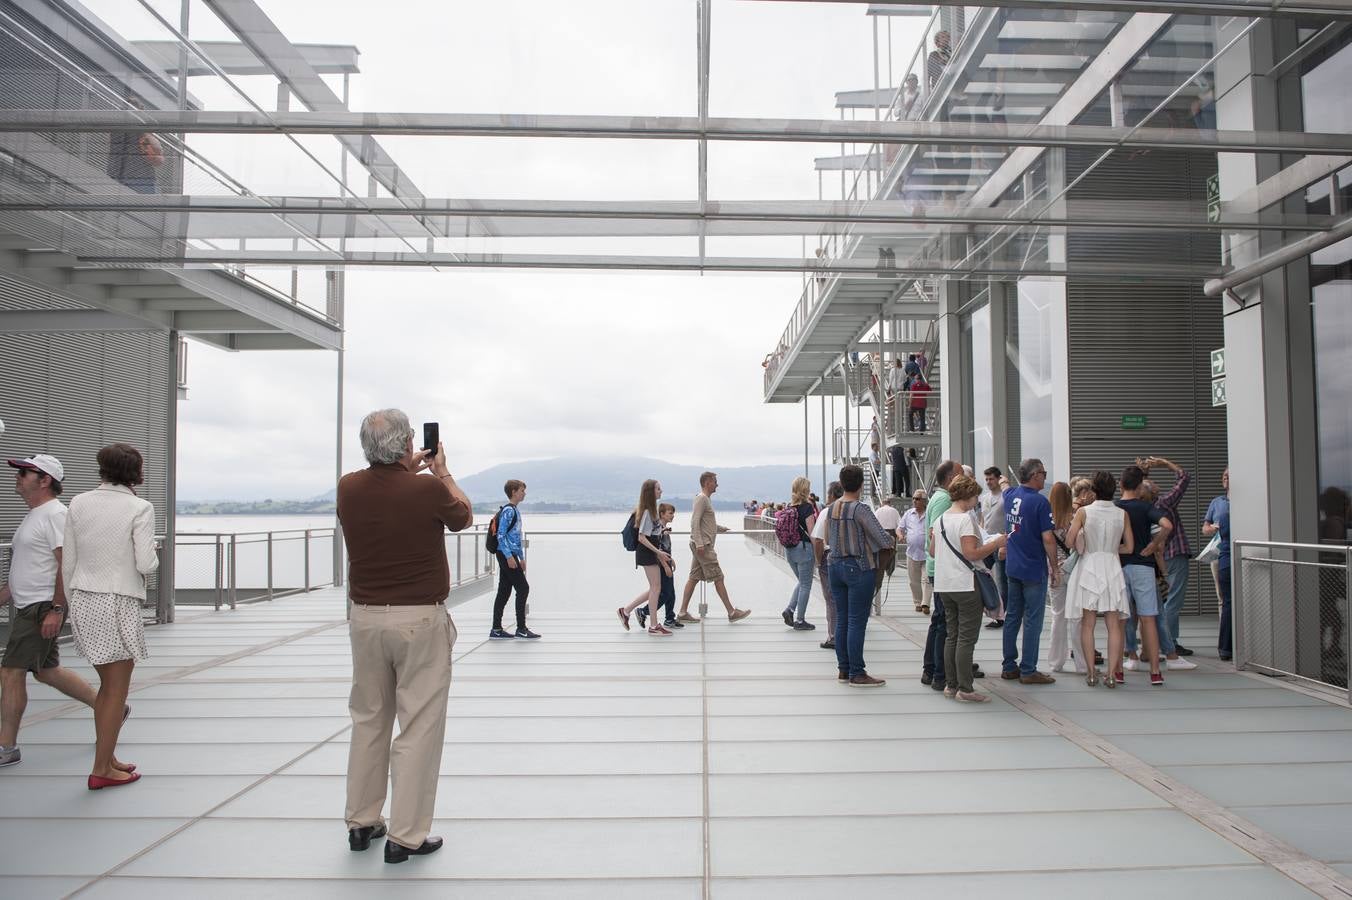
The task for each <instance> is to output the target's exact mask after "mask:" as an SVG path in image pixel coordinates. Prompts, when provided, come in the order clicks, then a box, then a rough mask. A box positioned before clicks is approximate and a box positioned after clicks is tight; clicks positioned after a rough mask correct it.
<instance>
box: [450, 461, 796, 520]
mask: <svg viewBox="0 0 1352 900" xmlns="http://www.w3.org/2000/svg"><path fill="white" fill-rule="evenodd" d="M705 468H706V467H705V466H684V465H678V464H676V463H669V462H665V461H664V460H660V459H649V458H645V457H633V456H630V457H619V456H617V457H571V458H570V457H562V458H558V459H537V460H530V461H528V462H517V463H504V464H503V465H500V466H493V467H492V468H491V469H485V470H484V471H482V472H478V473H476V474H474V475H468V476H466V477H464V478H462V479H460V486H461V487H463V488H464V489H465V493H467V494H469V496H470V499H472V500H474V502H475V504H476V505H477V504H479V503H484V502H491V503H492V504H493V507H494V508H495V509H496V508H497V505H498V504H499V503H501V502H502V498H503V493H502V486H503V483H504V482H506V481H507V479H508V478H519V479H520V480H522V481H524V482H526V485H527V488H526V502H527V503H531V502H535V503H549V504H568V505H570V506H571V507H573V508H577V509H582V508H591V509H628V508H630V507H632V506H633V505H634V503H635V501H637V500H638V489H639V486H640V485H642V483H643V481H644V480H645V479H648V478H656V479H657V480H658V481H660V482H661V483H662V490H663V492H664V494H663V499H664V500H667V501H669V502H671V503H674V504H676V506H677V508H688V507H689V505H690V502H691V501H692V500H693V499H694V497H695V494H697V493H699V476H700V473H701V472H703V471H704V470H705ZM710 468H713V469H714V471H716V472H718V485H719V487H718V493H717V494H716V495H715V500H717V501H721V502H720V503H719V505H720V506H735V507H739V508H740V506H741V505H742V503H743V501H746V500H753V499H761V500H763V499H771V498H775V499H785V498H787V497H788V495H789V485H790V483H792V481H793V479H794V478H795V477H797V476H798V475H801V474H802V469H800V468H798V467H796V466H745V467H728V468H719V467H717V466H713V467H710Z"/></svg>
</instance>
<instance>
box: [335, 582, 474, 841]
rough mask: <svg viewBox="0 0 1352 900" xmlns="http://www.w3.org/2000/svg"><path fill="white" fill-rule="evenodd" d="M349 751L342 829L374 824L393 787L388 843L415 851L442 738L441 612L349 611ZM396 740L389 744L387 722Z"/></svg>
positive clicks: (427, 818) (451, 633) (445, 652)
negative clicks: (396, 725)
mask: <svg viewBox="0 0 1352 900" xmlns="http://www.w3.org/2000/svg"><path fill="white" fill-rule="evenodd" d="M349 633H350V635H351V638H352V694H351V696H350V698H349V700H348V710H349V712H351V714H352V745H351V749H350V751H349V753H348V758H347V812H346V818H347V827H348V828H364V827H366V826H368V825H375V824H376V823H378V822H380V821H381V820H382V817H381V810H382V809H384V807H385V793H386V785H387V783H388V784H390V785H391V786H392V788H393V795H394V796H393V798H392V799H391V802H390V821H389V836H390V839H391V840H393V841H394V842H395V843H396V844H402V845H404V846H405V847H418V846H421V845H422V842H423V841H425V840H426V839H427V835H428V833H429V832H430V831H431V829H432V810H433V808H434V807H435V805H436V799H437V775H438V774H439V773H440V770H441V749H442V741H443V740H444V738H445V736H446V697H447V694H449V693H450V689H451V648H452V647H454V646H455V634H456V632H455V623H453V622H452V621H451V617H450V616H449V615H447V613H446V607H445V606H443V605H442V604H440V603H438V604H436V605H435V606H429V605H421V606H362V605H359V604H355V603H354V604H353V605H352V620H351V622H350V623H349ZM396 716H397V717H398V719H399V736H398V737H396V738H395V739H394V744H393V747H391V744H390V735H391V733H392V732H393V729H394V720H395V717H396Z"/></svg>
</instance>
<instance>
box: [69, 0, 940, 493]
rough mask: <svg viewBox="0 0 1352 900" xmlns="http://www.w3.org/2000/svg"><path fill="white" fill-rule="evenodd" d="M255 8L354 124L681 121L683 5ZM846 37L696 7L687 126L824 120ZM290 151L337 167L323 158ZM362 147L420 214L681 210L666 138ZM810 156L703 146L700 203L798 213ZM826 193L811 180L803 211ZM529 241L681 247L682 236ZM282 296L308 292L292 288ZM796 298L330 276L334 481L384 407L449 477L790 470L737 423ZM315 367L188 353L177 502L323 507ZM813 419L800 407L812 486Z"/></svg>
mask: <svg viewBox="0 0 1352 900" xmlns="http://www.w3.org/2000/svg"><path fill="white" fill-rule="evenodd" d="M88 2H89V4H90V5H91V6H92V7H93V8H94V10H95V12H96V13H98V14H100V15H104V16H106V17H107V18H108V20H109V21H116V22H118V23H119V24H118V27H119V28H120V29H122V30H124V32H125V33H126V36H127V37H128V38H131V39H144V38H159V39H163V38H165V37H167V35H166V34H164V33H163V31H162V29H159V28H158V26H155V25H154V24H153V23H152V22H150V21H149V19H148V17H147V16H145V15H143V14H132V15H127V10H125V9H124V7H125V6H126V4H124V3H120V2H117V0H88ZM157 6H159V7H165V10H164V11H165V14H166V15H168V16H170V17H171V18H172V13H173V12H176V5H175V9H173V10H170V9H168V7H166V6H165V4H164V3H163V2H158V0H157ZM266 9H267V11H268V13H269V15H270V16H272V17H273V19H274V21H276V22H277V24H278V25H279V26H280V27H281V28H282V30H283V31H284V32H285V33H286V34H287V35H288V36H289V37H291V39H292V40H294V41H296V42H298V43H326V42H334V43H353V44H356V45H358V47H359V49H360V51H361V57H360V64H361V67H362V72H361V74H359V75H356V76H354V77H353V78H352V81H351V88H352V107H353V108H354V109H358V110H388V111H457V112H495V113H516V114H547V113H560V114H597V115H693V114H694V113H695V111H696V100H695V15H694V4H692V3H690V2H689V0H644V2H643V3H641V4H639V3H634V2H632V0H592V2H586V3H575V4H551V3H543V2H509V0H503V2H497V3H493V4H447V3H432V2H425V3H417V4H394V5H387V7H386V9H387V10H388V11H387V12H385V13H384V14H382V13H381V12H380V11H379V10H375V9H373V7H372V6H371V4H369V3H366V2H359V0H334V2H329V3H326V4H324V6H323V15H315V14H314V10H315V6H314V5H313V4H300V3H280V2H270V3H267V4H266ZM871 27H872V25H871V23H870V20H869V18H868V17H867V16H865V15H864V14H863V9H862V7H861V6H858V5H855V4H766V3H745V4H730V3H719V4H714V20H713V43H712V59H711V68H712V80H711V94H710V106H711V108H710V111H711V114H712V115H715V116H729V115H754V116H793V117H811V118H835V117H836V115H837V113H836V110H835V108H834V105H833V103H834V98H833V93H834V92H835V91H837V90H847V89H857V88H865V87H871V86H872V84H873V62H872V52H871V51H872V47H871V42H870V30H871ZM886 27H887V28H892V27H893V23H891V22H887V23H886ZM896 28H897V29H898V30H897V34H896V36H895V37H896V39H895V41H894V46H895V48H896V51H895V53H894V54H893V58H892V59H890V60H888V59H885V60H884V61H883V63H882V71H883V76H884V80H886V76H887V71H888V70H889V69H890V68H895V69H896V70H897V71H900V70H901V68H902V67H904V65H905V62H906V58H909V55H910V51H911V50H912V49H913V48H914V42H915V36H914V35H912V36H910V37H906V36H905V33H906V31H907V29H910V30H911V31H914V30H915V29H914V28H911V26H910V24H909V21H908V23H907V25H906V26H905V27H903V26H902V25H901V24H897V25H896ZM191 34H192V36H193V37H194V38H196V39H202V40H207V39H233V35H231V34H229V32H228V31H227V30H226V29H224V27H223V26H222V25H221V24H220V22H219V21H217V20H215V19H214V17H213V15H212V14H211V13H210V11H209V8H207V7H204V6H197V7H194V14H193V21H192V31H191ZM893 63H895V65H893ZM237 81H238V82H239V83H240V84H241V85H242V86H243V87H244V89H245V90H246V91H247V92H248V93H249V94H250V96H251V97H253V98H254V99H255V100H256V101H257V102H258V103H259V104H261V105H263V106H264V107H265V108H270V107H271V106H272V105H273V104H275V98H276V95H275V81H274V80H273V79H271V78H265V77H244V78H239V79H237ZM329 81H330V83H331V84H334V85H337V84H338V83H339V82H338V80H337V79H335V78H332V77H330V78H329ZM190 89H191V91H192V92H193V94H194V96H196V97H200V98H203V99H205V100H207V101H208V105H209V106H210V107H211V108H216V109H240V108H244V101H243V100H241V99H240V98H238V97H237V96H235V95H234V94H233V92H232V91H230V90H229V89H228V88H226V87H225V86H224V85H222V84H221V83H220V81H219V80H218V79H215V78H194V79H193V80H192V83H191V85H190ZM191 141H192V143H193V144H194V145H195V146H198V147H201V148H205V149H207V150H208V151H209V155H210V156H211V158H212V159H213V160H214V161H216V162H218V163H219V164H221V165H222V166H223V167H224V168H225V169H226V170H228V171H230V172H231V173H232V174H234V175H236V176H238V177H239V178H240V179H241V180H242V181H243V182H244V183H245V184H247V185H248V187H249V188H250V189H252V190H254V191H256V192H260V193H272V192H275V193H284V194H292V195H296V194H317V195H332V194H334V193H336V189H337V186H336V185H335V184H334V183H333V182H332V181H331V180H330V179H329V178H328V177H327V176H326V175H324V174H323V173H322V172H321V171H319V169H318V168H317V167H316V166H314V165H313V163H312V162H309V161H308V160H306V159H305V158H304V157H303V155H302V154H300V153H299V152H298V151H296V149H295V148H294V147H293V146H290V145H289V143H288V142H286V141H285V140H284V139H281V138H277V137H252V138H250V137H239V136H194V137H193V138H191ZM303 143H304V144H305V145H306V146H307V147H309V148H312V149H313V151H314V152H315V154H316V155H317V156H319V158H320V159H322V160H323V161H324V162H325V164H326V165H328V166H329V167H330V168H331V169H333V170H334V171H337V170H338V167H339V158H340V154H339V152H338V150H337V144H336V143H335V142H334V141H332V140H331V139H328V138H322V137H315V138H305V139H303ZM382 143H384V144H385V146H386V147H387V148H388V149H389V150H390V152H391V154H392V155H393V156H394V158H395V159H396V160H397V161H398V162H399V163H400V165H401V166H402V167H403V168H404V170H405V172H406V174H407V175H409V176H410V177H411V178H412V180H413V181H414V182H416V183H417V184H418V186H419V188H420V189H421V190H422V191H423V192H424V193H425V194H426V195H428V196H434V197H435V196H452V197H470V198H493V197H502V198H509V197H520V198H533V199H563V198H587V199H614V200H631V199H642V198H677V199H693V198H694V196H695V191H696V177H695V146H694V145H693V144H691V143H688V142H665V141H629V142H626V141H609V140H607V141H594V140H579V141H563V140H534V139H532V140H524V139H523V140H509V139H463V138H461V139H450V138H445V139H443V138H413V137H400V138H390V139H383V140H382ZM846 149H847V152H848V151H849V149H850V148H848V147H847V148H846ZM833 152H836V148H834V147H823V146H816V145H796V144H775V143H767V144H760V145H752V144H748V145H736V146H725V145H718V146H716V147H715V148H714V149H713V152H712V153H711V160H710V188H711V194H710V196H711V197H712V198H714V199H751V198H771V199H803V198H815V197H816V196H817V191H818V179H817V175H816V173H815V172H814V171H813V168H812V158H813V157H814V156H817V155H826V154H829V153H833ZM350 173H351V174H350V184H351V187H352V189H353V190H354V191H355V192H356V193H358V194H364V193H365V190H366V173H365V172H364V171H363V170H362V169H361V167H360V166H358V165H356V164H355V163H354V164H352V165H351V166H350ZM836 186H838V183H837V185H836ZM189 187H190V188H191V189H196V190H205V189H206V187H205V186H204V185H202V184H195V185H189ZM214 189H215V188H213V190H214ZM833 189H834V186H833V185H832V184H831V183H830V179H827V183H826V185H825V190H826V196H827V197H828V198H832V197H834V196H835V195H834V194H833V193H832V190H833ZM442 243H443V244H449V243H450V242H448V241H443V242H442ZM462 243H463V242H462ZM418 245H419V246H421V244H420V242H419V244H418ZM529 246H530V247H532V248H555V249H559V248H567V252H598V253H603V252H626V251H628V250H630V249H635V248H641V249H640V250H639V252H655V253H691V252H693V250H694V242H693V240H691V239H689V238H683V239H672V240H648V241H646V242H645V241H643V240H637V239H630V240H619V239H607V240H590V241H583V240H579V239H572V240H559V241H554V242H550V241H547V240H540V241H532V242H530V244H529ZM799 251H800V242H799V240H798V239H797V238H789V239H782V238H780V239H769V240H766V239H755V238H749V239H748V238H722V239H716V240H711V241H710V242H709V252H710V253H722V252H727V253H750V254H760V253H766V254H771V255H778V254H785V255H791V254H796V253H798V252H799ZM256 273H257V274H260V275H263V276H265V277H267V278H268V279H269V280H271V281H272V282H273V283H277V284H285V283H287V282H288V281H289V273H288V272H286V271H285V270H267V269H258V270H256ZM303 283H304V284H306V285H314V284H315V283H316V282H315V279H314V278H313V277H312V273H309V272H307V273H305V275H304V278H303ZM801 283H802V282H801V280H800V278H799V277H798V276H782V275H773V276H770V275H767V276H707V277H698V276H693V275H673V274H642V273H629V272H613V273H607V272H505V271H493V272H475V271H468V270H455V271H448V272H433V271H428V270H417V271H410V270H398V271H386V270H373V269H352V270H350V271H349V273H348V278H347V286H348V287H347V290H348V293H347V316H348V320H347V332H346V345H347V352H346V354H345V361H344V365H345V371H346V384H345V391H346V394H345V403H344V410H343V422H342V434H343V436H344V454H343V460H342V465H343V467H344V468H346V469H352V468H356V467H359V466H360V465H362V464H363V462H362V460H361V457H360V452H359V448H358V447H357V442H356V433H357V426H358V423H359V422H360V418H361V416H362V415H363V414H364V413H365V412H367V411H369V410H371V409H374V408H378V407H385V406H398V407H401V408H403V409H405V410H406V411H407V412H408V413H409V415H410V416H411V418H412V419H413V420H414V422H415V425H416V424H417V423H420V422H421V421H423V420H425V419H433V418H435V419H437V420H438V421H440V422H441V426H442V435H443V438H444V439H445V441H446V443H447V446H448V451H449V452H450V454H451V464H452V467H453V470H454V471H456V472H460V473H469V472H473V471H477V470H481V469H484V468H487V467H489V466H491V465H494V464H496V463H500V462H503V461H509V460H517V459H527V458H542V457H551V456H558V455H579V454H607V455H610V456H622V455H635V456H650V457H659V458H663V459H667V460H670V461H672V462H678V463H690V464H698V465H714V466H733V465H756V464H765V463H796V462H798V461H800V460H801V459H802V440H803V432H802V429H803V413H802V408H801V407H799V406H796V405H767V404H765V403H764V402H763V396H762V393H763V392H762V369H761V367H760V360H761V358H762V356H763V355H764V354H765V352H766V351H768V350H769V349H770V348H771V347H772V346H773V345H774V343H775V342H776V341H777V340H778V338H779V335H780V333H781V331H782V330H783V328H784V325H785V322H786V321H787V318H788V315H789V313H790V311H791V309H792V307H793V305H794V304H795V303H796V302H797V299H798V297H799V293H800V290H801ZM309 290H310V293H309V294H308V295H307V296H310V297H311V298H313V297H314V296H315V295H314V293H313V290H314V289H313V287H310V288H309ZM335 371H336V359H335V355H334V354H332V353H325V352H319V351H312V352H285V353H253V354H230V353H225V352H223V351H220V350H217V349H214V348H211V347H208V346H204V345H197V344H194V345H192V349H191V354H190V362H189V384H190V399H189V400H188V401H187V402H186V403H184V404H182V406H181V412H180V440H179V448H180V462H179V479H180V485H179V495H180V496H181V497H184V498H194V499H198V498H200V499H216V498H240V499H249V498H259V497H266V496H272V497H307V496H312V495H315V494H319V493H321V492H323V491H325V490H327V489H328V488H329V487H331V486H332V483H333V479H334V473H335V461H334V451H335V440H336V427H337V422H336V410H335V397H334V389H335V382H334V374H335ZM818 409H819V406H818V404H817V403H816V402H815V401H814V402H813V404H812V406H811V413H812V421H811V425H810V438H811V439H812V440H811V443H812V455H813V465H814V467H815V465H817V462H816V457H817V454H818V452H819V449H818V448H819V446H820V424H819V421H818V419H817V415H818Z"/></svg>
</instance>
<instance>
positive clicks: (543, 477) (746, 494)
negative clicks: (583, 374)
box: [178, 456, 820, 515]
mask: <svg viewBox="0 0 1352 900" xmlns="http://www.w3.org/2000/svg"><path fill="white" fill-rule="evenodd" d="M711 468H713V469H714V471H716V472H718V483H719V488H718V494H717V495H716V496H715V498H714V505H715V506H716V507H718V508H720V509H740V508H741V505H742V503H743V502H744V501H746V500H753V499H754V500H785V499H787V498H788V496H789V485H790V484H791V483H792V481H793V479H794V478H795V477H797V476H798V475H800V474H801V473H802V469H801V468H799V467H798V466H778V465H775V466H730V467H726V468H718V467H711ZM704 469H705V467H704V466H693V465H681V464H679V463H671V462H666V461H665V460H660V459H651V458H648V457H641V456H574V457H557V458H555V459H533V460H524V461H522V462H513V463H503V464H501V465H497V466H493V467H491V468H488V469H484V470H483V471H482V472H476V473H474V474H473V475H465V476H461V477H459V478H458V479H457V480H458V481H459V484H460V486H461V487H462V488H464V490H465V493H466V494H468V495H469V497H470V499H471V500H473V501H474V506H475V509H476V510H480V511H484V510H495V509H497V508H498V506H499V505H501V504H502V503H503V502H504V500H505V497H504V495H503V490H502V488H503V485H504V483H505V482H506V481H507V479H509V478H517V479H520V480H521V481H524V482H526V486H527V489H526V502H525V504H523V507H524V508H525V509H535V510H541V511H550V512H586V511H593V510H598V511H599V510H623V509H630V508H632V507H633V505H634V503H635V502H636V501H637V500H638V491H639V486H640V485H641V484H642V483H643V481H644V480H645V479H648V478H656V479H657V480H658V481H659V482H661V484H662V489H663V491H664V493H663V499H664V500H666V501H668V502H670V503H672V504H674V505H675V506H676V508H677V509H680V510H687V509H689V508H690V504H691V502H692V501H693V500H694V497H695V494H696V493H698V491H699V476H700V473H701V472H703V471H704ZM819 492H820V489H819ZM334 496H335V492H334V491H333V490H329V491H327V492H325V493H324V494H321V495H319V496H317V497H312V498H310V499H308V500H263V501H257V502H245V501H218V502H211V503H197V502H193V501H181V502H180V503H179V504H178V511H179V512H180V513H182V514H185V515H210V514H213V513H219V514H230V515H256V514H268V513H281V514H290V515H297V514H304V513H328V512H332V511H333V508H334Z"/></svg>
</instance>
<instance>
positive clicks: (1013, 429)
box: [1005, 278, 1066, 472]
mask: <svg viewBox="0 0 1352 900" xmlns="http://www.w3.org/2000/svg"><path fill="white" fill-rule="evenodd" d="M1065 305H1066V285H1065V280H1064V279H1060V278H1055V279H1040V278H1022V279H1020V280H1019V283H1018V296H1017V298H1016V300H1015V302H1014V303H1010V304H1007V305H1006V307H1005V309H1006V314H1005V360H1006V374H1005V377H1006V379H1007V383H1008V387H1009V394H1010V397H1009V403H1010V412H1011V413H1012V415H1011V416H1010V419H1011V421H1010V449H1011V450H1016V451H1017V452H1016V453H1015V454H1014V455H1016V456H1018V457H1020V458H1021V459H1027V458H1029V457H1036V458H1037V459H1040V460H1042V464H1043V465H1044V466H1046V468H1047V471H1049V472H1057V471H1060V469H1059V467H1058V466H1057V462H1058V460H1057V459H1056V440H1055V437H1054V434H1053V427H1052V426H1053V422H1052V415H1053V391H1054V389H1055V382H1054V378H1053V361H1052V347H1053V346H1054V344H1053V335H1054V334H1055V331H1054V329H1056V328H1064V327H1065V325H1064V323H1065ZM1011 462H1013V459H1011Z"/></svg>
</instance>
